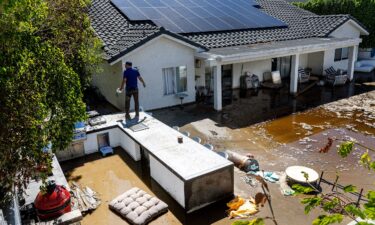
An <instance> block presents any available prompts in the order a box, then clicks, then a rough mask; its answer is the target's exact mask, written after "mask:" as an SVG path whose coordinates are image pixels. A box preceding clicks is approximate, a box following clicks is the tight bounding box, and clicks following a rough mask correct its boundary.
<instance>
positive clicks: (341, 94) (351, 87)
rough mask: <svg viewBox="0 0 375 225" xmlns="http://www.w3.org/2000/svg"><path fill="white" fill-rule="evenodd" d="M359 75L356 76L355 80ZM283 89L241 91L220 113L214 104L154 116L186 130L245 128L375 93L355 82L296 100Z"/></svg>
mask: <svg viewBox="0 0 375 225" xmlns="http://www.w3.org/2000/svg"><path fill="white" fill-rule="evenodd" d="M357 76H362V75H357V74H355V78H356V77H357ZM284 83H285V85H284V87H283V88H281V89H278V90H274V89H264V88H261V89H258V90H257V91H256V90H247V91H244V92H242V91H240V90H239V89H234V90H233V93H232V96H233V97H232V99H231V100H230V101H229V102H225V104H224V106H223V110H222V111H220V112H217V111H215V110H214V109H212V105H211V104H212V103H211V104H210V103H207V102H210V101H207V102H201V103H193V104H189V105H185V106H184V109H183V110H181V109H180V107H171V108H166V109H160V110H155V111H153V114H154V116H155V117H156V118H157V119H159V120H161V121H162V122H164V123H166V124H168V125H170V126H176V125H177V126H184V125H186V124H189V123H191V122H194V121H198V120H202V119H205V118H210V119H211V120H213V121H215V122H216V123H217V124H219V125H220V126H226V127H229V128H232V129H234V128H243V127H247V126H249V125H252V124H255V123H259V122H264V121H267V120H272V119H276V118H280V117H284V116H287V115H290V114H292V113H296V112H300V111H305V110H307V109H310V108H313V107H317V106H319V105H323V104H325V103H329V102H333V101H337V100H339V99H343V98H348V97H350V96H353V95H358V94H361V93H365V92H369V91H372V90H375V86H373V85H370V84H369V83H355V82H351V83H348V84H346V85H344V86H336V87H334V88H332V87H330V86H323V87H321V86H314V87H313V88H311V89H309V90H307V91H306V92H304V93H303V94H301V95H299V96H297V97H293V96H291V95H290V93H289V85H288V82H284Z"/></svg>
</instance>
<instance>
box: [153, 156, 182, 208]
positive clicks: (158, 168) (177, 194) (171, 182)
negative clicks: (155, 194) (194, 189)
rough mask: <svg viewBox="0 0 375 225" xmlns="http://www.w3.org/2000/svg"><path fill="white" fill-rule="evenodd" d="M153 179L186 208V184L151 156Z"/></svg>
mask: <svg viewBox="0 0 375 225" xmlns="http://www.w3.org/2000/svg"><path fill="white" fill-rule="evenodd" d="M150 173H151V177H152V178H153V179H154V180H155V181H156V182H158V183H159V184H160V186H162V187H163V188H164V189H165V190H166V191H167V192H168V193H169V194H170V195H171V196H172V197H173V198H174V199H175V200H176V201H177V202H178V203H179V204H180V205H181V206H182V207H184V208H185V190H184V189H185V188H184V187H185V186H184V182H183V181H182V180H180V179H179V178H178V177H177V176H176V175H174V174H173V173H172V172H171V171H170V170H169V169H168V168H166V167H165V166H163V165H162V164H161V163H160V162H159V161H157V160H156V159H155V158H154V157H153V156H152V155H150Z"/></svg>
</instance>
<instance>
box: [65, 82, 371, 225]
mask: <svg viewBox="0 0 375 225" xmlns="http://www.w3.org/2000/svg"><path fill="white" fill-rule="evenodd" d="M366 88H370V89H371V86H369V87H366ZM344 90H345V91H347V88H345V89H344ZM344 90H342V91H339V89H338V91H337V90H336V91H337V93H336V94H332V93H331V92H330V91H327V92H325V91H324V90H323V91H322V92H320V96H321V97H322V96H327V95H328V94H330V97H329V98H327V97H322V98H323V99H325V100H326V101H323V100H322V99H321V98H320V100H319V101H320V102H321V103H326V104H323V105H320V106H317V107H315V106H316V105H315V104H317V105H319V104H318V100H316V101H315V100H314V98H312V101H311V102H310V103H308V102H309V101H308V96H303V97H300V98H299V100H296V99H289V100H285V99H283V98H282V97H280V96H276V98H277V99H278V100H275V96H274V95H270V93H267V91H265V93H260V94H259V96H257V99H254V98H251V97H245V98H243V99H238V100H236V101H235V102H234V103H233V104H231V105H228V106H226V107H225V108H224V110H223V112H220V113H218V112H215V111H213V110H212V109H211V108H209V107H207V106H206V105H199V104H198V105H190V106H185V108H184V109H183V110H181V109H179V108H178V107H174V108H169V109H163V110H157V111H154V112H153V115H154V116H155V117H156V118H157V119H159V120H161V121H162V122H164V123H166V124H168V125H170V126H174V125H178V126H180V130H182V131H189V132H190V133H191V136H199V137H201V139H202V140H203V143H211V144H213V145H214V147H215V149H214V150H215V151H222V150H232V151H235V152H238V153H241V154H247V153H252V154H253V155H255V157H256V159H257V160H258V161H259V163H260V167H261V169H262V170H265V171H274V172H282V171H284V170H285V169H286V168H287V167H288V166H292V165H302V166H307V167H311V168H313V169H315V170H316V171H317V172H318V173H320V172H322V171H324V178H325V179H326V180H328V181H331V182H333V181H334V179H335V178H336V176H337V175H338V176H339V183H340V184H343V185H347V184H353V185H356V186H358V187H359V188H364V190H365V191H366V190H368V189H370V188H373V187H374V182H375V174H374V173H372V172H369V171H368V170H366V169H364V168H363V167H361V166H360V165H358V160H359V157H360V154H361V153H363V152H364V149H361V148H356V149H355V151H354V153H353V154H352V155H350V156H349V157H348V158H345V159H342V158H340V157H339V156H338V155H337V152H336V145H337V144H338V143H339V142H338V141H335V142H334V143H333V146H332V149H331V150H330V151H329V152H328V153H326V154H322V153H319V149H320V148H321V147H323V146H324V145H325V144H326V142H327V138H328V137H332V138H336V139H343V140H356V141H358V142H360V143H363V144H366V145H369V146H375V117H374V116H375V111H374V110H375V91H369V92H367V93H366V91H368V89H365V90H362V89H361V90H358V89H357V91H355V90H353V92H352V94H357V95H355V96H354V97H351V98H347V97H348V96H346V95H344V94H343V93H344ZM362 92H365V93H364V94H361V93H362ZM327 93H328V94H327ZM358 94H360V95H358ZM301 98H302V99H301ZM272 99H273V100H272ZM328 99H330V100H328ZM340 99H341V100H340ZM284 101H286V102H284ZM322 101H323V102H322ZM301 109H304V111H301V112H298V111H299V110H301ZM284 114H285V115H284ZM265 119H267V120H266V121H265V122H260V123H259V121H264V120H265ZM143 165H144V164H142V162H134V161H133V160H132V159H131V158H130V157H129V156H128V155H127V154H126V153H125V152H124V151H123V150H122V149H121V148H116V150H115V155H113V156H110V157H106V158H102V157H101V156H100V155H99V154H91V155H88V156H85V157H83V158H80V159H75V160H71V161H68V162H65V163H62V168H63V169H64V171H66V174H67V179H68V181H70V182H71V181H78V182H80V183H82V184H84V185H88V186H90V187H91V188H93V189H94V190H95V191H97V192H98V193H99V194H100V197H101V198H102V205H101V206H100V207H99V208H98V209H97V210H96V211H94V212H92V213H91V214H88V215H86V216H85V217H84V219H83V221H82V224H127V223H126V222H125V221H124V220H122V219H121V217H119V216H118V215H116V214H115V213H113V212H112V211H111V210H109V208H108V202H109V201H110V200H111V199H113V198H114V197H115V196H117V195H119V194H120V193H122V192H124V191H126V190H128V189H130V188H131V187H139V188H141V189H144V190H145V191H147V192H149V193H150V194H152V195H155V196H157V197H159V198H160V199H162V200H163V201H165V202H166V203H167V204H168V205H169V212H168V213H166V214H164V215H162V216H161V217H159V218H158V219H156V220H155V221H153V222H151V224H171V225H174V224H191V225H193V224H194V225H196V224H197V225H199V224H202V225H203V224H217V225H224V224H225V225H227V224H231V223H232V222H233V221H235V220H229V219H228V218H227V217H226V212H225V210H226V205H225V203H226V201H223V202H219V203H217V204H214V205H211V206H209V207H206V208H204V209H202V210H198V211H196V212H194V213H192V214H185V213H184V211H183V210H182V208H181V207H180V206H179V205H178V203H177V202H175V201H174V200H173V199H172V198H171V197H170V196H169V195H168V194H167V193H166V192H165V191H164V190H163V189H162V188H161V187H160V186H159V185H158V184H157V183H156V182H155V181H154V180H152V179H151V178H150V174H149V169H148V168H147V167H145V166H143ZM245 175H246V174H245V173H244V172H242V171H240V170H238V169H235V176H234V182H235V187H234V188H235V194H236V195H240V196H242V197H250V196H253V197H254V195H255V194H256V193H257V192H258V191H259V190H260V189H259V188H260V187H259V186H255V187H252V186H250V185H248V184H247V183H245V182H244V180H243V178H244V177H245ZM269 187H270V192H271V197H272V206H273V209H274V213H275V217H276V220H277V222H278V224H279V225H284V224H288V225H303V224H311V222H312V220H313V219H314V218H316V216H317V215H319V213H320V212H319V210H315V211H313V212H312V213H311V214H310V215H305V214H304V213H303V206H302V205H301V204H300V198H301V197H298V196H297V197H296V196H292V197H291V196H289V197H286V196H284V195H283V194H282V193H281V191H280V188H279V185H278V184H269ZM323 190H328V191H329V190H330V186H328V185H325V184H323ZM354 200H355V199H353V201H354ZM256 216H258V217H270V216H271V213H270V210H269V208H268V205H265V207H264V208H261V209H260V212H259V213H258V214H256ZM348 221H349V220H348V219H346V220H344V222H345V223H343V224H346V223H347V222H348ZM266 224H273V222H272V221H270V220H267V222H266Z"/></svg>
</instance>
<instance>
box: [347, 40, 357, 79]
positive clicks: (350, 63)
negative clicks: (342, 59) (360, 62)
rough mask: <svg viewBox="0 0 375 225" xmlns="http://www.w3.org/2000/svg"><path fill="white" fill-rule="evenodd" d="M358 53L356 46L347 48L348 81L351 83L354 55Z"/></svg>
mask: <svg viewBox="0 0 375 225" xmlns="http://www.w3.org/2000/svg"><path fill="white" fill-rule="evenodd" d="M357 51H358V46H357V45H355V46H351V47H349V53H348V54H349V59H348V76H349V80H350V81H352V80H353V77H354V63H355V61H356V60H357V59H356V53H357Z"/></svg>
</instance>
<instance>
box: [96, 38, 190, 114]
mask: <svg viewBox="0 0 375 225" xmlns="http://www.w3.org/2000/svg"><path fill="white" fill-rule="evenodd" d="M194 51H195V50H194V49H192V48H190V47H188V46H185V45H183V44H180V43H178V42H175V41H173V40H170V39H168V38H165V37H161V38H159V39H155V40H153V41H150V42H148V43H146V44H144V45H143V46H141V47H140V48H138V49H136V50H134V51H133V52H131V53H129V54H128V55H127V56H126V57H125V58H124V59H123V62H125V61H131V62H133V67H138V69H139V70H140V74H141V76H142V77H143V79H144V80H145V82H146V88H143V86H142V85H141V83H140V82H139V83H138V86H139V89H140V91H139V104H140V106H142V107H143V108H144V109H145V110H150V109H157V108H163V107H168V106H173V105H178V104H180V99H178V98H177V97H176V96H175V95H168V96H164V93H163V76H162V69H163V68H167V67H177V66H186V67H187V77H188V78H187V92H186V93H187V94H188V95H189V96H188V97H186V98H185V99H184V101H183V102H184V103H188V102H194V101H195V65H194V64H195V63H194ZM101 68H102V71H101V72H100V73H99V74H97V75H94V76H93V81H92V83H93V85H94V86H96V87H98V88H99V89H100V92H101V93H102V94H103V95H104V96H105V98H106V99H107V100H108V101H109V102H110V103H111V104H112V105H114V106H116V107H117V108H119V109H121V110H124V107H125V95H124V94H120V95H119V96H116V89H117V88H118V87H119V86H120V84H121V80H122V62H121V61H119V62H118V63H116V64H114V65H113V66H110V65H109V64H108V63H106V62H105V63H103V64H102V66H101ZM133 107H134V102H133V100H132V101H131V108H133Z"/></svg>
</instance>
